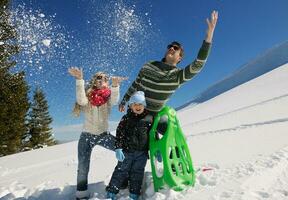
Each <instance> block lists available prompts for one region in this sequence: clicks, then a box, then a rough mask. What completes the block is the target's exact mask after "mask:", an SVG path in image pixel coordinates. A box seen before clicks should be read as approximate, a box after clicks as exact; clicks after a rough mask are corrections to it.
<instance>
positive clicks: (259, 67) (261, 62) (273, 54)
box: [177, 41, 288, 110]
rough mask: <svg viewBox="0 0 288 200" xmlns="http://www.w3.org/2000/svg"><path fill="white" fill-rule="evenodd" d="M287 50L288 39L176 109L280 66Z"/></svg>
mask: <svg viewBox="0 0 288 200" xmlns="http://www.w3.org/2000/svg"><path fill="white" fill-rule="evenodd" d="M287 52H288V41H286V42H283V43H281V44H278V45H276V46H274V47H273V48H271V49H269V50H267V51H265V52H264V53H262V54H260V55H259V56H258V57H256V58H255V59H253V60H251V61H250V62H248V63H246V64H244V65H243V66H241V67H240V68H239V69H238V70H236V71H235V72H233V73H232V74H231V75H229V76H227V77H225V78H223V79H222V80H220V81H218V82H217V83H216V84H214V85H212V86H210V87H209V88H207V89H206V90H205V91H204V92H202V93H200V94H199V95H198V96H196V97H195V98H193V99H192V100H191V101H189V102H187V103H185V104H183V105H182V106H180V107H178V108H177V110H180V109H182V108H184V107H187V106H194V105H196V104H198V103H202V102H204V101H207V100H209V99H211V98H213V97H215V96H217V95H219V94H221V93H223V92H226V91H228V90H231V89H232V88H234V87H236V86H238V85H241V84H243V83H246V82H247V81H250V80H252V79H254V78H256V77H258V76H261V75H263V74H265V73H267V72H269V71H271V70H273V69H275V68H277V67H279V66H282V65H283V64H285V63H288V54H287Z"/></svg>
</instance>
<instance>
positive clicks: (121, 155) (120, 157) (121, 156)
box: [115, 149, 125, 162]
mask: <svg viewBox="0 0 288 200" xmlns="http://www.w3.org/2000/svg"><path fill="white" fill-rule="evenodd" d="M115 152H116V158H117V160H119V161H120V162H123V160H124V159H125V156H124V153H123V151H122V149H116V150H115Z"/></svg>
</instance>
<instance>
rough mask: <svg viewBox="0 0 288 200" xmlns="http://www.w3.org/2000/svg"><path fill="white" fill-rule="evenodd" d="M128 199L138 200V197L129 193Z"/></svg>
mask: <svg viewBox="0 0 288 200" xmlns="http://www.w3.org/2000/svg"><path fill="white" fill-rule="evenodd" d="M129 198H130V199H131V200H138V199H139V195H138V194H133V193H130V194H129Z"/></svg>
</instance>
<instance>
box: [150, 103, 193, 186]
mask: <svg viewBox="0 0 288 200" xmlns="http://www.w3.org/2000/svg"><path fill="white" fill-rule="evenodd" d="M165 115H166V116H167V117H168V126H167V129H166V132H165V133H164V134H163V136H162V138H161V139H159V136H157V131H156V129H157V126H158V122H159V120H160V118H161V116H165ZM149 145H150V150H149V152H150V159H151V160H150V161H151V169H152V176H153V181H154V189H155V192H157V191H158V190H159V189H161V188H163V187H164V186H165V185H167V186H168V187H169V188H172V189H174V190H175V191H181V190H183V189H184V187H185V186H194V183H195V171H194V168H193V164H192V159H191V156H190V152H189V148H188V145H187V143H186V140H185V138H184V135H183V132H182V130H181V127H180V125H179V121H178V119H177V117H176V111H175V110H174V109H173V108H171V107H169V106H165V107H164V108H163V109H162V110H161V111H160V112H159V113H158V114H157V115H156V117H155V119H154V123H153V126H152V128H151V131H150V133H149ZM159 153H160V154H161V157H162V161H158V160H157V158H156V155H157V154H159Z"/></svg>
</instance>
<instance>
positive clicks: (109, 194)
mask: <svg viewBox="0 0 288 200" xmlns="http://www.w3.org/2000/svg"><path fill="white" fill-rule="evenodd" d="M106 198H107V199H111V200H116V194H115V193H112V192H107V195H106Z"/></svg>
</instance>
